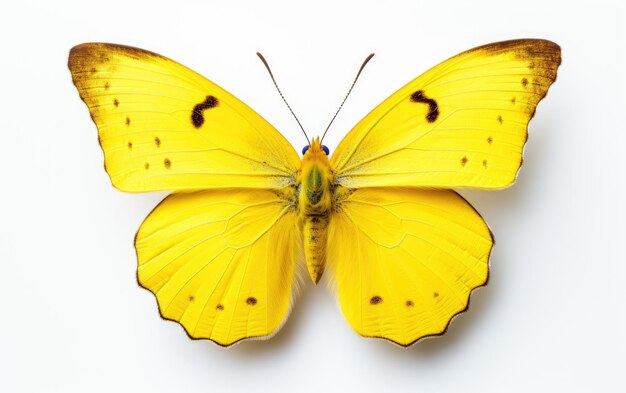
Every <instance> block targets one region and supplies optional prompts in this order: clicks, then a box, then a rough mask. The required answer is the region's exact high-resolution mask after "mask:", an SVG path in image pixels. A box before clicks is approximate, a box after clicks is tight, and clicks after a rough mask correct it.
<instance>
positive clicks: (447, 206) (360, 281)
mask: <svg viewBox="0 0 626 393" xmlns="http://www.w3.org/2000/svg"><path fill="white" fill-rule="evenodd" d="M344 191H345V190H344ZM343 195H344V197H343V198H342V200H341V201H340V202H338V204H337V208H336V209H335V212H334V213H333V215H332V217H331V220H330V224H329V234H328V248H327V249H328V268H329V270H330V272H331V274H333V278H334V282H335V284H336V286H337V291H338V295H339V302H340V305H341V309H342V311H343V314H344V316H345V317H346V319H347V320H348V322H349V323H350V325H351V326H352V327H353V328H354V330H356V331H357V332H358V333H359V334H361V335H363V336H366V337H379V338H386V339H388V340H391V341H393V342H395V343H397V344H400V345H403V346H408V345H411V344H412V343H414V342H415V341H417V340H418V339H420V338H422V337H426V336H431V335H437V334H441V333H443V332H444V331H445V329H446V328H447V326H448V323H449V322H450V320H451V319H452V317H453V316H455V315H456V314H458V313H460V312H462V311H464V310H465V309H466V308H467V306H468V302H469V296H470V293H471V291H472V290H473V289H474V288H476V287H478V286H481V285H484V284H485V283H486V281H487V276H488V269H489V266H488V262H489V254H490V252H491V247H492V245H493V238H492V236H491V233H490V231H489V228H488V227H487V225H486V224H485V222H484V221H483V219H482V218H481V217H480V215H479V214H478V213H477V212H476V211H475V210H474V209H473V208H472V206H471V205H470V204H469V203H467V202H466V201H465V200H464V199H463V198H462V197H461V196H459V195H458V194H457V193H456V192H454V191H452V190H421V189H416V188H413V189H409V188H405V189H402V188H394V189H391V188H365V189H357V190H352V191H346V192H345V193H344V194H343Z"/></svg>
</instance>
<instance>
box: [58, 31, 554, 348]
mask: <svg viewBox="0 0 626 393" xmlns="http://www.w3.org/2000/svg"><path fill="white" fill-rule="evenodd" d="M370 58H371V56H370V57H368V59H367V60H369V59H370ZM366 62H367V61H366ZM560 62H561V56H560V48H559V46H558V45H556V44H554V43H552V42H550V41H545V40H536V39H523V40H513V41H504V42H498V43H493V44H489V45H485V46H481V47H478V48H475V49H472V50H469V51H466V52H463V53H461V54H459V55H457V56H454V57H452V58H450V59H449V60H446V61H444V62H443V63H441V64H439V65H438V66H436V67H434V68H432V69H431V70H429V71H428V72H426V73H424V74H423V75H422V76H420V77H418V78H416V79H414V80H413V81H411V82H409V83H408V84H407V85H405V86H404V87H402V88H401V89H400V90H398V91H397V92H396V93H394V94H392V95H391V96H390V97H389V98H387V99H386V100H384V101H383V102H382V103H381V104H380V105H379V106H378V107H376V108H375V109H374V110H373V111H371V112H370V113H369V114H368V115H367V116H365V118H363V120H361V121H360V122H359V123H358V124H357V125H356V126H355V127H354V128H353V129H352V130H351V131H350V132H349V133H348V134H347V136H346V137H345V138H344V139H343V140H342V141H341V143H339V145H338V146H337V149H336V150H335V152H334V153H333V155H332V156H331V157H330V158H329V150H328V148H326V146H324V145H322V144H321V140H320V139H319V138H315V139H313V140H312V141H311V142H310V143H309V144H308V145H307V146H306V147H305V148H304V149H303V151H302V153H303V157H302V158H300V157H299V155H298V153H297V152H296V151H295V150H294V149H293V148H292V147H291V145H290V144H289V142H287V140H286V139H285V138H284V137H283V136H282V135H281V134H280V133H279V132H278V131H277V130H276V129H275V128H274V127H272V126H271V125H270V124H269V123H268V122H267V121H266V120H264V119H263V118H262V117H261V116H259V115H258V114H257V113H256V112H254V111H253V110H252V109H250V108H249V107H248V106H246V105H245V104H244V103H242V102H241V101H239V100H238V99H237V98H235V97H234V96H232V95H231V94H229V93H228V92H227V91H226V90H224V89H222V88H221V87H219V86H217V85H216V84H214V83H213V82H211V81H209V80H207V79H205V78H203V77H202V76H200V75H199V74H197V73H195V72H193V71H191V70H190V69H188V68H186V67H184V66H182V65H180V64H178V63H176V62H174V61H172V60H170V59H168V58H166V57H163V56H160V55H157V54H155V53H151V52H148V51H145V50H141V49H136V48H131V47H127V46H121V45H112V44H101V43H89V44H82V45H78V46H76V47H74V48H73V49H72V50H71V52H70V56H69V68H70V71H71V73H72V77H73V80H74V84H75V85H76V87H77V88H78V91H79V93H80V97H81V98H82V99H83V100H84V101H85V103H86V104H87V106H88V107H89V111H90V113H91V116H92V118H93V120H94V122H95V123H96V125H97V127H98V132H99V140H100V144H101V146H102V149H103V150H104V158H105V168H106V171H107V172H108V174H109V176H110V177H111V181H112V183H113V186H114V187H116V188H118V189H120V190H122V191H127V192H144V191H161V190H173V191H174V192H173V193H172V194H171V195H170V196H168V197H167V198H165V199H164V200H163V201H162V202H161V203H160V204H159V205H158V206H157V207H156V208H155V209H154V210H153V211H152V213H150V215H149V216H148V217H147V218H146V220H145V221H144V222H143V224H142V225H141V227H140V228H139V230H138V232H137V235H136V238H135V247H136V250H137V258H138V265H139V266H138V270H137V277H138V281H139V284H140V285H141V286H143V287H145V288H146V289H148V290H150V291H151V292H153V293H154V294H155V295H156V298H157V301H158V304H159V310H160V313H161V315H162V316H163V317H164V318H166V319H170V320H174V321H177V322H178V323H180V324H181V325H182V326H183V327H184V328H185V330H186V332H187V333H188V335H189V336H190V337H192V338H197V339H210V340H212V341H214V342H216V343H218V344H220V345H223V346H228V345H231V344H233V343H236V342H237V341H240V340H243V339H246V338H259V337H267V336H270V335H271V334H273V333H275V332H276V331H277V330H278V329H279V328H280V326H281V325H282V324H283V322H284V321H285V319H286V318H287V315H288V313H289V309H290V306H291V303H292V301H293V297H294V291H295V286H296V285H295V277H296V274H295V271H296V266H297V265H298V264H306V267H307V268H308V272H309V275H310V277H311V279H312V280H313V282H314V283H316V284H317V282H318V281H319V280H320V278H321V276H322V274H323V272H324V270H325V268H328V269H327V270H328V273H331V275H330V276H331V279H330V280H329V282H330V283H332V284H333V286H335V287H336V290H337V292H338V295H339V303H340V305H341V310H342V311H343V313H344V315H345V317H346V319H347V320H348V322H349V323H350V325H351V326H352V327H353V328H354V330H356V331H357V332H358V333H359V334H361V335H363V336H366V337H379V338H385V339H388V340H391V341H393V342H395V343H397V344H400V345H403V346H408V345H411V344H413V343H414V342H416V341H417V340H419V339H420V338H423V337H426V336H432V335H438V334H442V333H443V332H444V331H445V330H446V328H447V326H448V324H449V322H450V320H451V319H452V318H453V317H454V316H455V315H457V314H458V313H460V312H462V311H464V310H465V309H466V308H467V306H468V302H469V296H470V293H471V292H472V290H473V289H474V288H476V287H479V286H481V285H484V284H485V283H486V281H487V277H488V271H489V255H490V252H491V248H492V246H493V237H492V235H491V232H490V231H489V228H488V227H487V224H486V223H485V222H484V221H483V219H482V218H481V216H480V215H479V214H478V213H477V212H476V210H474V209H473V207H472V206H471V205H470V204H469V203H468V202H467V201H466V200H464V199H463V198H462V197H461V196H460V195H459V194H457V193H456V192H455V191H453V190H452V189H453V188H457V187H470V188H482V189H497V188H503V187H507V186H509V185H511V184H512V183H513V182H514V181H515V178H516V175H517V172H518V170H519V168H520V166H521V163H522V150H523V148H524V144H525V142H526V135H527V126H528V122H529V121H530V119H531V118H532V116H533V114H534V113H535V108H536V106H537V103H538V102H539V101H540V100H541V99H542V98H543V97H544V96H545V94H546V92H547V90H548V88H549V86H550V85H551V84H552V82H554V80H555V78H556V74H557V68H558V66H559V64H560ZM264 63H265V64H266V66H267V63H266V62H265V61H264ZM364 64H365V63H364ZM268 70H269V67H268ZM361 70H362V68H361ZM359 72H360V71H359ZM270 74H271V72H270ZM357 77H358V76H357ZM272 79H273V77H272ZM355 82H356V80H355ZM353 86H354V85H353ZM344 101H345V100H344Z"/></svg>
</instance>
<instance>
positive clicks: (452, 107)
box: [331, 40, 561, 188]
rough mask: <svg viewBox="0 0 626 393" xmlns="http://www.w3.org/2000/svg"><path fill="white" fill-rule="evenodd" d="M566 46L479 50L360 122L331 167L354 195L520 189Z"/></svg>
mask: <svg viewBox="0 0 626 393" xmlns="http://www.w3.org/2000/svg"><path fill="white" fill-rule="evenodd" d="M560 62H561V57H560V48H559V47H558V45H556V44H554V43H552V42H550V41H544V40H514V41H506V42H501V43H495V44H490V45H485V46H482V47H478V48H475V49H472V50H469V51H467V52H464V53H461V54H459V55H457V56H454V57H452V58H451V59H449V60H447V61H444V62H443V63H441V64H439V65H437V66H435V67H434V68H432V69H431V70H429V71H427V72H426V73H424V74H423V75H421V76H420V77H418V78H416V79H415V80H413V81H411V82H409V83H408V84H407V85H405V86H404V87H402V88H401V89H400V90H398V91H397V92H396V93H394V94H393V95H391V96H390V97H389V98H387V99H386V100H385V101H383V102H382V103H381V104H380V105H379V106H378V107H376V108H375V109H374V110H373V111H372V112H370V113H369V114H368V115H367V116H366V117H365V118H364V119H363V120H361V121H360V122H359V123H358V124H357V125H356V126H355V127H354V128H353V129H352V130H351V131H350V132H349V133H348V135H347V136H346V137H345V138H344V139H343V140H342V141H341V143H340V144H339V146H338V147H337V149H336V151H335V153H334V154H333V156H332V159H331V165H332V166H333V168H334V170H335V176H336V181H337V182H338V183H339V184H341V185H344V186H346V187H352V188H358V187H387V186H392V187H396V186H405V187H406V186H408V187H416V186H417V187H419V186H425V187H442V188H454V187H473V188H502V187H506V186H509V185H510V184H512V183H513V182H514V180H515V177H516V175H517V171H518V169H519V167H520V165H521V162H522V150H523V147H524V144H525V142H526V136H527V127H528V122H529V121H530V119H531V118H532V116H533V115H534V113H535V108H536V106H537V103H538V102H539V101H540V100H541V99H542V98H543V97H544V96H545V94H546V92H547V90H548V87H549V86H550V84H551V83H552V82H554V80H555V78H556V70H557V68H558V66H559V64H560Z"/></svg>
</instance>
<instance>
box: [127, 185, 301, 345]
mask: <svg viewBox="0 0 626 393" xmlns="http://www.w3.org/2000/svg"><path fill="white" fill-rule="evenodd" d="M295 220H296V215H295V214H294V212H293V211H292V209H291V207H290V206H288V205H285V204H283V203H282V201H281V200H280V199H279V198H278V196H277V195H276V194H275V193H274V192H272V191H264V190H239V189H237V190H206V191H197V192H193V193H177V194H172V195H170V196H169V197H167V198H166V199H165V200H163V202H161V204H160V205H158V206H157V207H156V208H155V209H154V211H153V212H152V213H150V215H149V216H148V218H147V219H146V220H145V221H144V223H143V224H142V225H141V228H139V231H138V232H137V236H136V239H135V247H136V249H137V259H138V263H139V266H138V270H137V278H138V281H139V284H140V285H141V286H143V287H144V288H146V289H148V290H150V291H151V292H153V293H154V294H155V295H156V298H157V300H158V304H159V309H160V312H161V315H162V316H163V317H164V318H167V319H171V320H174V321H178V322H180V324H181V325H182V326H183V327H184V328H185V330H186V331H187V333H188V334H189V336H190V337H192V338H205V339H210V340H213V341H215V342H216V343H218V344H220V345H231V344H233V343H235V342H237V341H239V340H242V339H244V338H250V337H263V336H268V335H270V334H272V333H273V332H275V331H276V330H277V329H278V328H279V327H280V326H281V324H282V322H283V321H284V320H285V318H286V317H287V313H288V310H289V307H290V304H291V297H292V290H293V287H292V286H293V281H294V266H295V263H296V262H297V261H298V260H299V259H301V258H302V253H303V251H302V249H301V246H300V243H301V240H300V239H299V235H298V233H297V231H296V224H295Z"/></svg>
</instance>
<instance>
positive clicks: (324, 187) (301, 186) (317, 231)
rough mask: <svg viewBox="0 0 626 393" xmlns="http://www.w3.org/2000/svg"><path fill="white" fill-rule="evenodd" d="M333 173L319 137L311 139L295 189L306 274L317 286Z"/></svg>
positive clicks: (330, 199)
mask: <svg viewBox="0 0 626 393" xmlns="http://www.w3.org/2000/svg"><path fill="white" fill-rule="evenodd" d="M333 184H334V179H333V174H332V170H331V167H330V161H329V160H328V153H327V151H325V150H324V149H323V148H322V145H321V143H320V140H319V138H315V139H313V141H312V142H311V145H310V146H309V149H307V150H306V152H305V153H304V156H303V157H302V164H301V166H300V176H299V178H298V184H297V189H298V190H299V191H298V192H299V193H300V195H299V198H298V202H299V206H298V208H299V223H300V227H301V228H302V235H303V240H304V255H305V260H306V264H307V270H308V271H309V275H310V276H311V279H312V280H313V282H314V283H315V284H317V283H318V282H319V280H320V278H321V277H322V274H323V272H324V265H325V262H326V240H327V227H328V222H329V220H330V214H331V209H332V197H333V195H332V192H333Z"/></svg>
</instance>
